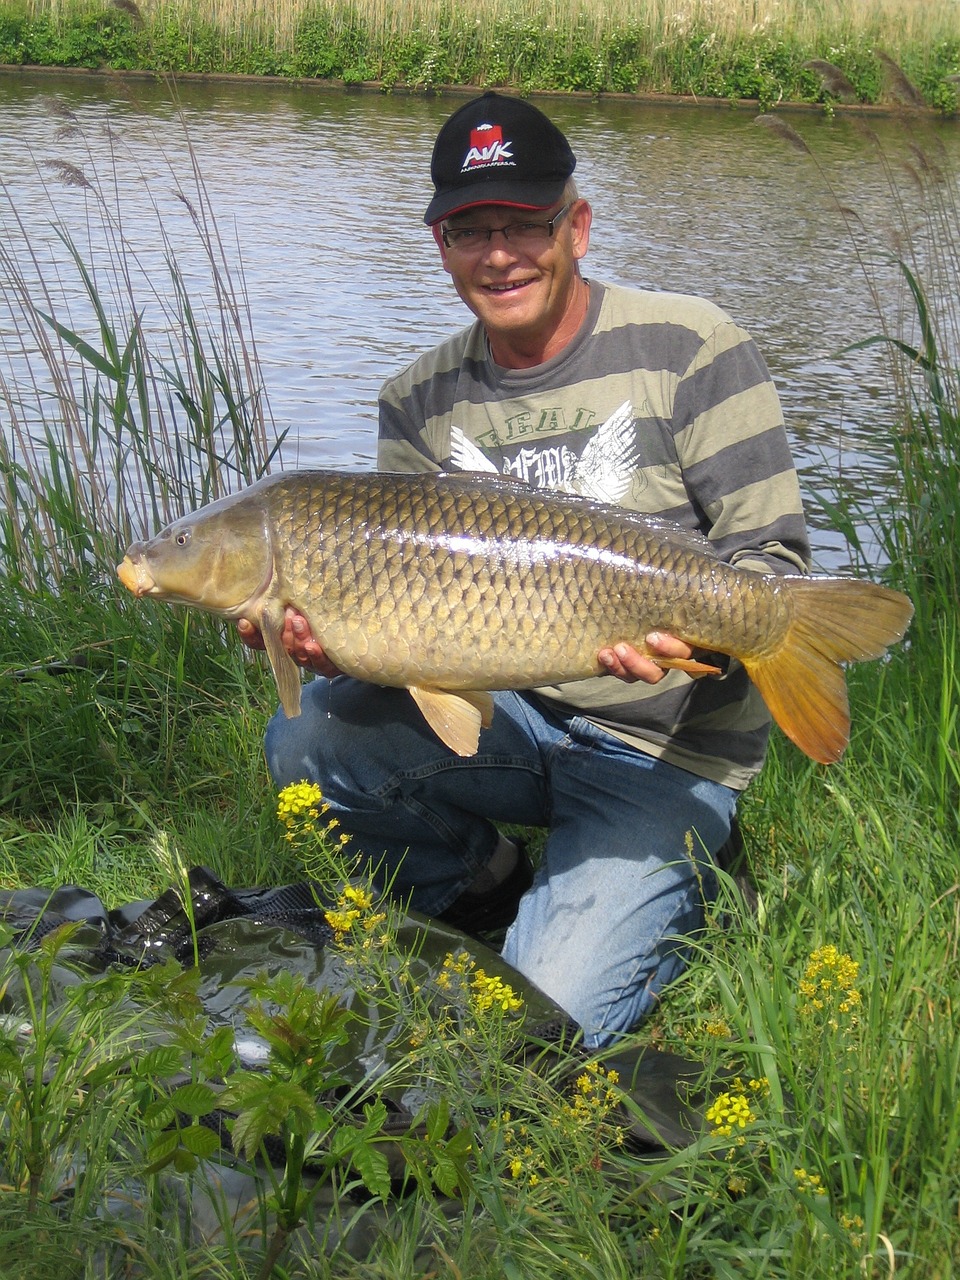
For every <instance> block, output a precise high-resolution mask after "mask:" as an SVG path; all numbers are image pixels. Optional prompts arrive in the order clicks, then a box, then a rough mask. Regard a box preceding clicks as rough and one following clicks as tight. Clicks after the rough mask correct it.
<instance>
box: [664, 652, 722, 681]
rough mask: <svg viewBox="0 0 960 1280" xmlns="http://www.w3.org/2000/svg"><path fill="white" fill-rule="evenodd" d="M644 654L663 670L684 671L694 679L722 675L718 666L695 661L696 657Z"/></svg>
mask: <svg viewBox="0 0 960 1280" xmlns="http://www.w3.org/2000/svg"><path fill="white" fill-rule="evenodd" d="M646 656H647V657H648V658H649V659H650V661H651V662H653V663H655V664H656V665H657V666H658V667H661V668H662V669H663V670H664V671H667V670H676V671H685V672H686V673H687V675H688V676H693V678H694V679H695V680H696V679H697V678H698V677H700V676H722V675H723V671H722V670H721V669H720V667H712V666H711V665H710V664H709V663H708V662H697V660H696V658H659V657H657V658H655V657H654V656H653V654H647V655H646Z"/></svg>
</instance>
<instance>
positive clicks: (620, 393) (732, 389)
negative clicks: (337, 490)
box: [378, 281, 810, 788]
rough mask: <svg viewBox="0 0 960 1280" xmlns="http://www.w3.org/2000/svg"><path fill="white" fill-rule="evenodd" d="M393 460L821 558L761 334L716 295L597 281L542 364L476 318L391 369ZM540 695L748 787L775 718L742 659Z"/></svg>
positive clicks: (392, 467)
mask: <svg viewBox="0 0 960 1280" xmlns="http://www.w3.org/2000/svg"><path fill="white" fill-rule="evenodd" d="M378 464H379V467H380V469H381V470H384V471H423V470H479V469H487V470H490V471H497V472H501V473H503V474H505V475H512V476H515V477H518V478H520V479H523V480H526V481H528V482H530V483H531V484H534V485H537V486H541V487H544V488H558V489H566V490H568V491H571V492H578V493H584V494H588V495H590V496H592V497H596V498H600V499H602V500H603V501H606V502H614V503H616V504H618V505H620V506H623V507H627V508H629V509H630V510H633V511H640V512H644V513H646V514H650V515H657V516H662V517H666V518H668V519H671V520H673V521H675V522H676V523H678V524H680V525H682V526H684V527H685V528H688V529H696V530H698V531H699V532H701V533H703V534H704V535H705V536H706V537H707V538H709V539H710V541H711V542H712V543H713V544H714V546H715V548H716V550H717V553H718V554H719V555H720V556H721V557H722V558H723V559H724V560H727V561H729V562H731V563H734V564H737V565H740V566H742V567H744V568H750V569H756V570H758V571H760V572H763V573H777V574H783V573H803V572H806V570H807V567H808V564H809V555H810V549H809V544H808V540H807V534H806V526H805V522H804V518H803V509H802V504H801V500H800V491H799V485H798V482H797V476H796V471H795V469H794V465H793V461H792V459H791V457H790V450H789V447H788V444H787V439H786V433H785V430H784V424H783V415H782V411H781V407H780V402H779V398H778V396H777V393H776V389H775V387H774V385H773V382H772V381H771V379H770V375H769V373H768V371H767V368H766V365H765V364H764V361H763V359H762V357H761V356H760V353H759V351H758V350H757V347H756V345H755V344H754V342H753V341H752V339H751V338H750V337H749V336H748V335H747V334H746V333H745V332H744V331H743V330H742V329H741V328H739V327H738V326H737V325H736V324H735V323H734V322H733V321H732V320H731V319H730V317H729V316H728V315H726V314H725V313H724V312H723V311H721V310H720V309H719V308H718V307H715V306H713V305H712V304H711V303H708V302H705V301H703V300H702V299H699V298H693V297H687V296H684V295H679V294H669V293H656V292H650V291H640V290H633V289H625V288H621V287H617V286H611V285H604V284H601V283H599V282H597V281H592V282H591V283H590V303H589V309H588V313H587V316H586V318H585V320H584V323H583V324H582V326H581V328H580V331H579V333H578V334H577V336H576V337H575V338H574V340H573V341H572V342H571V343H570V344H569V345H568V346H567V347H565V348H564V350H563V351H561V352H560V354H559V355H557V356H555V357H554V358H553V359H551V360H548V361H546V362H545V363H543V364H540V365H537V366H535V367H534V368H530V369H519V370H516V369H505V368H502V367H501V366H498V365H496V364H495V363H494V362H493V360H492V358H491V355H490V351H489V347H488V344H487V339H486V336H485V334H484V331H483V328H482V326H481V325H480V324H479V322H475V323H474V324H472V325H470V326H469V327H468V328H466V329H464V330H462V331H461V332H460V333H458V334H456V335H454V336H453V337H451V338H450V339H448V340H447V341H446V342H444V343H442V344H441V345H440V346H438V347H436V348H434V349H433V350H431V351H428V352H427V353H425V354H424V355H423V356H421V357H420V358H419V359H418V360H416V361H415V362H414V363H413V364H412V365H410V366H409V367H408V368H407V369H405V370H404V371H403V372H402V373H400V374H398V375H397V376H395V377H393V378H391V379H389V380H388V381H387V382H386V383H385V384H384V387H383V389H382V391H381V395H380V443H379V453H378ZM537 696H538V697H541V698H544V699H547V700H549V702H550V703H551V704H552V705H553V707H554V708H555V709H556V710H558V711H560V712H561V713H574V714H581V715H584V716H586V717H587V718H588V719H589V720H591V721H593V722H594V723H596V724H598V725H601V726H602V727H604V728H605V729H607V730H608V731H609V732H611V733H613V734H615V735H616V736H617V737H619V738H621V739H622V740H624V741H626V742H628V743H630V744H631V745H632V746H634V747H636V748H638V749H639V750H641V751H645V752H647V753H649V754H652V755H656V756H660V757H663V758H664V759H666V760H668V761H670V762H671V763H673V764H676V765H679V766H680V767H681V768H685V769H688V770H690V771H691V772H693V773H696V774H699V775H701V776H703V777H708V778H711V779H713V780H715V781H718V782H723V783H725V784H726V785H728V786H731V787H735V788H742V787H744V786H746V785H747V783H748V782H749V780H750V778H751V777H752V776H753V775H754V774H755V773H756V772H757V770H758V769H759V768H760V766H761V764H762V762H763V757H764V753H765V750H766V742H767V736H768V733H769V717H768V715H767V712H766V708H765V707H764V705H763V702H762V700H761V698H760V696H759V694H758V693H757V691H756V690H755V689H754V687H753V686H752V684H751V683H750V681H749V680H748V678H747V676H746V673H745V672H744V671H743V669H742V667H740V665H739V664H738V663H736V662H731V664H730V667H729V670H728V671H727V674H726V675H725V676H724V677H723V678H722V679H706V680H692V679H691V678H690V677H689V676H687V675H685V674H684V673H682V672H678V671H671V672H669V673H668V674H667V675H666V676H665V677H664V679H663V680H661V681H660V682H659V683H658V684H656V685H647V684H644V683H642V682H639V683H636V684H625V683H624V682H623V681H620V680H616V679H613V678H611V677H596V678H594V679H589V680H583V681H578V682H574V683H569V684H564V685H558V686H551V687H549V688H543V689H540V690H538V691H537Z"/></svg>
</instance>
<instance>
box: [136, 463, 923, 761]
mask: <svg viewBox="0 0 960 1280" xmlns="http://www.w3.org/2000/svg"><path fill="white" fill-rule="evenodd" d="M117 572H118V574H119V577H120V580H121V582H123V584H124V585H125V586H126V587H128V588H129V590H130V591H132V592H133V594H134V595H136V596H153V597H156V598H157V599H161V600H167V601H170V602H173V603H180V604H186V605H193V606H195V607H197V608H200V609H205V610H207V611H209V612H212V613H218V614H221V615H222V616H224V617H226V618H234V619H239V618H246V619H248V620H249V621H250V622H252V623H253V624H254V625H255V626H256V627H258V628H259V629H260V632H261V633H262V635H263V639H264V644H265V647H266V651H267V656H268V657H269V660H270V664H271V666H272V668H273V673H274V677H275V679H276V682H277V688H278V690H279V694H280V701H281V704H282V706H283V709H284V711H285V712H286V714H287V715H288V716H296V715H299V713H300V671H299V668H298V667H297V665H296V664H295V663H294V661H293V659H292V658H291V657H290V656H289V654H287V652H286V651H285V650H284V648H283V645H282V643H281V640H280V634H281V631H282V628H283V619H284V610H285V608H286V606H288V605H292V606H293V608H295V609H297V610H299V611H300V612H301V613H302V614H303V615H304V616H305V617H306V618H307V620H308V621H309V623H310V626H311V628H312V629H313V633H314V635H315V636H316V638H317V640H318V641H319V643H320V644H321V645H322V646H323V649H324V651H325V652H326V653H327V655H328V656H329V658H330V659H331V660H332V661H333V662H334V663H335V664H336V665H337V666H338V667H339V668H340V670H341V671H344V672H346V673H347V674H348V675H351V676H355V677H357V678H358V679H360V680H369V681H372V682H374V683H376V684H381V685H395V686H401V687H405V688H407V689H409V690H410V692H411V694H412V695H413V697H414V698H415V699H416V701H417V705H418V706H419V707H420V709H421V711H422V712H423V714H424V716H425V717H426V719H427V721H428V723H429V724H430V725H431V727H432V728H433V729H434V731H435V732H436V733H437V735H438V736H439V737H440V738H441V739H442V741H443V742H445V743H446V744H447V745H448V746H449V747H450V748H451V749H452V750H453V751H455V752H457V753H458V754H459V755H472V754H473V753H474V752H475V751H476V750H477V741H478V737H479V733H480V729H481V727H482V725H484V724H489V723H490V716H491V715H492V709H493V700H492V698H491V696H490V693H489V692H487V691H489V690H493V689H529V688H536V687H537V686H540V685H549V684H556V683H561V682H564V681H568V680H580V679H586V678H587V677H589V676H596V675H600V674H602V673H603V668H602V667H601V665H600V663H599V662H598V660H597V653H598V651H599V650H600V649H602V648H605V647H608V646H612V645H615V644H618V643H620V642H624V643H627V644H631V645H634V646H635V647H637V648H638V649H639V650H640V651H641V652H642V651H643V649H644V644H643V637H644V636H645V635H646V634H647V632H649V631H653V630H661V631H666V632H669V633H670V634H672V635H675V636H677V637H678V638H679V639H681V640H684V641H686V642H687V643H688V644H690V645H692V646H693V647H695V648H697V649H702V650H707V651H708V652H713V653H723V654H727V655H729V656H730V657H732V658H736V659H737V660H738V661H739V662H741V663H742V664H743V666H744V668H745V669H746V671H747V673H748V675H749V676H750V678H751V679H752V680H753V682H754V683H755V684H756V686H757V687H758V689H759V690H760V693H761V694H762V696H763V698H764V701H765V702H766V704H767V707H768V709H769V711H770V713H771V715H772V716H773V718H774V719H775V720H776V721H777V723H778V724H779V725H780V727H781V728H782V729H783V730H784V732H785V733H786V734H787V736H788V737H790V738H791V739H792V740H793V741H794V742H795V743H796V744H797V746H798V747H800V749H801V750H802V751H805V752H806V753H807V755H809V756H811V757H812V758H813V759H814V760H818V761H820V762H822V763H825V764H826V763H831V762H833V761H835V760H838V759H839V758H840V756H841V755H842V753H843V750H844V748H845V747H846V744H847V741H848V738H849V732H850V716H849V710H848V704H847V690H846V678H845V674H844V671H843V667H842V665H841V664H843V663H847V662H856V661H860V660H862V659H866V658H878V657H880V656H881V655H882V654H883V652H884V651H885V649H886V648H887V646H888V645H890V644H892V643H894V642H895V641H897V640H899V639H900V638H901V637H902V636H903V633H904V631H905V630H906V628H907V625H908V623H909V621H910V618H911V616H912V613H913V606H912V605H911V603H910V601H909V600H908V599H907V597H906V596H904V595H901V594H900V593H899V592H897V591H893V590H891V589H890V588H888V587H883V586H879V585H877V584H875V583H872V582H866V581H861V580H859V579H855V578H822V577H813V578H805V577H801V576H795V577H794V576H790V577H780V576H775V575H768V574H763V573H758V572H756V571H754V570H751V569H745V568H737V567H735V566H731V565H729V564H727V563H726V562H725V561H723V560H721V559H719V558H718V556H717V555H716V553H715V552H714V550H713V549H712V547H711V545H710V543H709V542H708V541H707V540H706V539H705V538H703V537H701V536H700V535H699V534H695V533H690V532H688V531H686V530H684V529H681V528H680V527H679V526H677V525H674V524H672V523H669V522H666V521H662V520H658V519H653V518H650V517H647V516H642V515H638V514H636V513H633V512H630V511H627V510H624V509H623V508H621V507H615V506H610V505H606V504H603V503H599V502H596V501H594V500H592V499H589V498H580V497H575V496H570V495H566V494H560V493H557V492H554V491H550V490H544V489H534V488H531V487H530V486H528V485H526V484H523V483H522V482H519V481H514V480H508V479H505V478H502V477H494V476H486V475H484V476H477V475H473V474H461V473H458V474H440V475H437V474H411V475H406V474H403V475H400V474H393V473H385V472H362V473H361V472H343V471H294V472H285V473H280V474H278V475H275V476H269V477H267V478H266V479H264V480H261V481H259V482H258V483H256V484H254V485H252V486H250V487H249V488H248V489H244V490H242V491H241V492H239V493H236V494H232V495H230V496H229V497H226V498H221V499H220V500H219V501H217V502H213V503H210V504H209V505H208V506H205V507H202V508H201V509H200V510H199V511H196V512H195V513H194V514H192V515H187V516H185V517H184V518H183V519H181V520H176V521H174V523H172V524H170V525H168V526H167V528H165V529H164V530H162V531H161V532H160V533H158V534H157V535H156V536H155V537H154V538H152V539H151V540H150V541H149V542H142V543H141V542H138V543H134V544H133V545H132V546H131V547H130V548H129V550H128V552H127V555H126V557H125V559H124V560H123V562H122V564H120V565H119V566H118V569H117ZM655 661H659V662H660V664H661V665H663V666H680V667H682V668H686V669H688V670H690V671H691V674H694V675H696V674H699V673H702V672H704V671H706V670H715V668H709V667H705V666H703V665H702V664H700V663H697V662H696V661H691V662H677V661H671V660H662V659H655Z"/></svg>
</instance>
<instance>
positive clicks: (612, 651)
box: [597, 631, 693, 684]
mask: <svg viewBox="0 0 960 1280" xmlns="http://www.w3.org/2000/svg"><path fill="white" fill-rule="evenodd" d="M644 646H645V650H646V652H645V653H641V652H640V651H639V650H637V649H635V648H634V647H633V646H632V645H629V644H617V645H613V646H612V648H609V649H601V650H600V652H599V653H598V654H597V658H598V660H599V662H600V664H601V666H603V667H604V668H606V670H607V671H608V672H609V673H610V675H612V676H616V677H617V679H618V680H624V681H626V683H627V684H633V683H635V682H636V681H637V680H642V681H644V682H645V683H646V684H657V683H658V682H659V681H661V680H662V679H663V677H664V675H665V674H666V672H664V671H663V670H662V668H660V667H658V666H657V664H656V663H655V662H653V661H651V658H653V657H657V658H689V657H690V656H691V654H692V653H693V650H692V649H691V648H690V646H689V645H688V644H687V643H686V642H685V641H683V640H678V639H677V637H676V636H671V635H668V634H667V633H666V632H664V631H651V632H650V633H649V635H647V636H645V637H644ZM648 655H649V656H648Z"/></svg>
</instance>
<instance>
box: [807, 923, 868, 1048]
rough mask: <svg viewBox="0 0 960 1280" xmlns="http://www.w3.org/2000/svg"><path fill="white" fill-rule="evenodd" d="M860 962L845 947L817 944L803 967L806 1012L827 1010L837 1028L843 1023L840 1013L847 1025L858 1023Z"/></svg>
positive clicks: (828, 1021) (835, 1028) (829, 1021)
mask: <svg viewBox="0 0 960 1280" xmlns="http://www.w3.org/2000/svg"><path fill="white" fill-rule="evenodd" d="M859 973H860V965H859V964H858V963H857V961H856V960H853V959H851V957H850V956H849V955H847V953H846V952H845V951H839V950H838V949H837V948H836V947H835V946H834V945H833V944H832V943H829V944H828V945H826V946H823V947H818V948H817V950H816V951H814V952H813V953H812V954H811V956H810V959H809V960H808V961H807V967H806V969H805V970H804V973H803V977H802V978H801V980H800V985H799V990H800V995H801V996H802V997H803V1001H802V1003H801V1005H800V1011H801V1012H802V1013H806V1014H812V1013H824V1014H826V1015H828V1016H827V1018H826V1021H827V1025H828V1026H830V1027H831V1028H832V1029H833V1030H834V1031H836V1030H838V1028H839V1026H840V1017H841V1016H842V1017H844V1018H846V1019H847V1020H848V1025H850V1026H854V1025H855V1024H856V1012H855V1011H856V1010H857V1009H858V1008H859V1007H860V992H859V991H858V990H857V988H856V982H857V977H858V975H859Z"/></svg>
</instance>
